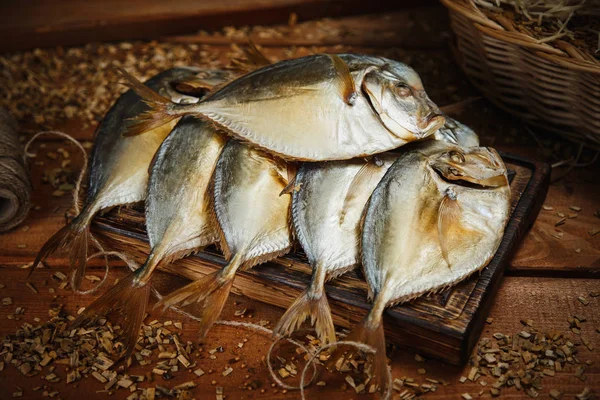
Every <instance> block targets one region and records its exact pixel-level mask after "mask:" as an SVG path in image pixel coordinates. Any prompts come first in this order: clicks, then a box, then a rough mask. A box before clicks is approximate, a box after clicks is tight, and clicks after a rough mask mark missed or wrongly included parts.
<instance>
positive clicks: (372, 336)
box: [327, 316, 388, 393]
mask: <svg viewBox="0 0 600 400" xmlns="http://www.w3.org/2000/svg"><path fill="white" fill-rule="evenodd" d="M344 341H349V342H359V343H364V344H366V345H368V346H371V347H372V348H373V349H375V354H374V355H369V360H370V365H371V367H372V368H371V371H370V375H371V377H374V378H375V382H376V384H377V387H378V388H379V389H380V390H381V391H382V393H385V392H386V390H387V385H388V380H387V368H388V366H387V357H386V354H385V335H384V332H383V323H382V322H381V319H380V320H379V323H378V324H377V326H375V327H373V326H372V324H371V323H370V321H369V316H367V317H365V318H364V319H363V320H362V322H361V323H360V324H358V325H356V326H355V327H354V328H353V329H352V331H351V332H350V333H349V334H348V336H346V337H345V338H344ZM358 352H359V350H358V349H357V348H355V347H352V346H344V345H341V346H337V347H336V349H335V350H334V351H333V353H332V354H331V357H329V361H328V362H327V366H328V367H329V368H331V367H333V366H335V365H336V364H338V362H339V360H340V358H341V359H342V364H340V365H343V364H344V363H345V362H346V360H348V359H350V358H352V357H354V356H356V354H357V353H358ZM370 382H372V380H371V381H370Z"/></svg>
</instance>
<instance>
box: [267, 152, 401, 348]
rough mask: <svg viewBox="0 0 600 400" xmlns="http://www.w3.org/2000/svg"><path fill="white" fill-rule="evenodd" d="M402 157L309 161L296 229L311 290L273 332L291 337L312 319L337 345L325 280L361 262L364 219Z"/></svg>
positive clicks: (300, 180)
mask: <svg viewBox="0 0 600 400" xmlns="http://www.w3.org/2000/svg"><path fill="white" fill-rule="evenodd" d="M397 157H398V155H397V154H381V155H379V156H376V158H375V159H373V160H370V161H367V162H365V160H360V159H354V160H347V161H331V162H321V163H305V164H303V165H302V166H301V167H300V169H299V170H298V174H297V175H296V179H295V183H294V186H295V188H294V190H293V199H292V217H293V223H294V231H295V232H296V236H297V238H298V241H299V242H300V244H301V246H302V248H303V249H304V252H305V253H306V255H307V257H308V261H309V263H310V265H311V266H312V267H313V274H312V278H311V283H310V285H309V287H308V288H307V289H306V290H305V291H304V292H303V293H302V294H301V295H300V296H299V297H298V298H297V299H296V301H295V302H294V303H293V304H292V305H291V306H290V307H289V308H288V310H287V311H286V313H285V314H284V315H283V317H282V318H281V319H280V320H279V323H278V324H277V326H276V327H275V329H274V330H273V332H274V335H275V336H289V335H291V334H292V333H293V332H294V331H296V330H297V329H298V328H299V327H300V326H301V325H302V323H303V322H304V321H305V320H306V319H308V318H309V317H310V319H311V324H313V325H314V326H315V330H316V333H317V335H318V337H319V339H320V340H321V343H331V342H334V341H335V328H334V325H333V319H332V316H331V309H330V307H329V302H328V300H327V296H326V294H325V286H324V285H325V282H326V281H327V280H329V279H333V278H335V277H337V276H339V275H341V274H343V273H345V272H346V271H348V270H350V269H353V268H355V267H356V266H357V265H358V264H359V263H360V221H361V216H362V213H363V209H364V206H365V204H366V203H367V200H368V199H369V196H370V195H371V192H372V191H373V190H374V189H375V186H377V183H378V182H379V179H381V177H382V176H383V175H384V174H385V172H386V171H387V169H388V168H389V167H390V166H391V165H392V163H393V162H394V160H395V159H396V158H397Z"/></svg>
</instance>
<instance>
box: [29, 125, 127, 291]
mask: <svg viewBox="0 0 600 400" xmlns="http://www.w3.org/2000/svg"><path fill="white" fill-rule="evenodd" d="M42 136H59V137H61V138H63V139H67V140H68V141H70V142H71V143H73V144H75V146H76V147H77V148H78V149H79V150H80V151H81V155H82V157H83V163H82V166H81V170H80V171H79V175H78V176H77V181H75V188H74V189H73V192H72V195H73V210H75V213H76V214H79V213H81V208H80V207H79V193H80V191H81V185H82V184H83V178H84V177H85V173H86V171H87V168H88V155H87V152H86V151H85V149H84V148H83V146H82V145H81V143H79V141H78V140H77V139H75V138H74V137H73V136H71V135H69V134H68V133H65V132H61V131H42V132H38V133H36V134H35V135H33V136H32V137H31V139H29V140H28V141H27V144H26V145H25V151H24V154H23V158H24V161H25V160H26V159H27V158H33V157H35V156H36V155H35V153H30V152H29V148H30V146H31V145H32V144H33V142H35V141H36V140H38V138H40V137H42ZM90 240H91V241H92V243H93V244H94V246H96V247H97V248H98V250H99V252H98V253H96V254H94V255H92V256H90V257H88V258H87V261H89V260H90V259H92V258H95V257H98V256H101V255H103V256H104V262H105V267H104V276H103V277H102V279H101V280H100V283H98V284H97V285H95V286H94V287H93V288H91V289H89V290H80V289H73V291H74V292H75V293H77V294H92V293H94V292H95V291H96V290H98V289H99V288H100V287H101V286H102V285H103V284H104V283H105V282H106V280H107V279H108V273H109V271H110V265H109V263H108V256H109V255H117V254H116V252H107V251H105V250H104V247H102V245H101V244H100V242H99V241H98V239H96V237H95V236H94V235H92V234H91V233H90ZM109 253H110V254H109ZM123 256H124V255H123ZM118 257H119V256H118ZM120 258H121V259H123V258H122V257H120ZM123 261H125V260H123ZM130 261H131V260H130ZM125 262H126V263H127V261H125ZM33 267H35V266H33ZM74 279H75V274H71V287H72V288H74V287H75V285H74Z"/></svg>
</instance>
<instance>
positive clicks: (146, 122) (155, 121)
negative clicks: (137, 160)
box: [117, 68, 189, 136]
mask: <svg viewBox="0 0 600 400" xmlns="http://www.w3.org/2000/svg"><path fill="white" fill-rule="evenodd" d="M117 70H118V71H119V73H120V74H121V76H122V77H123V78H125V80H126V81H125V83H124V84H125V86H127V87H128V88H130V89H132V90H134V91H135V92H136V93H137V94H138V96H140V97H141V98H142V100H143V101H144V103H146V104H147V105H148V106H149V107H150V110H148V111H146V112H143V113H141V114H140V115H138V116H136V117H135V118H131V119H130V120H129V124H128V126H127V131H126V132H125V133H124V134H123V136H136V135H140V134H142V133H145V132H149V131H151V130H153V129H156V128H159V127H161V126H163V125H166V124H168V123H169V122H171V121H173V120H174V119H177V118H179V117H181V116H183V115H185V114H188V113H189V112H188V110H187V108H186V107H185V106H184V105H178V104H177V103H174V102H172V101H171V100H169V99H167V98H166V97H164V96H161V95H160V94H158V93H156V92H155V91H154V90H152V89H150V88H149V87H148V86H146V85H144V84H143V83H142V82H140V81H139V80H138V79H137V78H136V77H134V76H133V75H131V74H130V73H129V72H127V71H125V70H124V69H123V68H117Z"/></svg>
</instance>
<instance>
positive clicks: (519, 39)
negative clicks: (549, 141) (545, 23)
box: [441, 0, 600, 151]
mask: <svg viewBox="0 0 600 400" xmlns="http://www.w3.org/2000/svg"><path fill="white" fill-rule="evenodd" d="M441 2H442V3H443V4H444V5H445V6H446V7H447V8H448V10H449V11H450V19H451V25H452V30H453V31H454V33H455V35H456V38H457V43H456V46H457V47H456V50H457V59H458V62H459V64H460V65H461V67H462V69H463V70H464V71H465V73H466V74H467V75H468V76H469V78H470V79H471V81H472V82H473V84H474V85H475V86H476V87H477V88H478V89H479V90H480V91H481V92H482V93H483V94H484V95H485V96H486V97H487V98H488V99H490V100H491V101H492V102H493V103H495V104H496V105H498V106H499V107H501V108H503V109H505V110H507V111H508V112H510V113H512V114H514V115H517V116H518V117H520V118H522V119H523V120H525V121H526V122H528V123H530V124H532V125H536V126H539V127H542V128H544V129H547V130H549V131H552V132H555V133H558V134H560V135H563V136H565V137H567V138H569V139H571V140H573V141H575V142H578V143H583V144H585V145H586V146H589V147H591V148H593V149H595V150H599V151H600V63H599V62H598V61H597V60H595V59H594V58H593V57H592V56H590V55H588V54H584V53H582V52H581V51H579V50H578V49H576V48H575V47H574V46H572V45H570V44H568V43H566V42H563V41H557V42H555V43H554V46H550V45H548V44H544V43H539V42H538V41H536V40H535V39H534V38H532V37H531V36H529V35H526V34H523V33H521V32H517V31H515V30H514V28H513V27H512V25H511V24H510V22H509V21H503V20H502V19H497V20H496V21H498V22H496V21H492V20H491V19H490V18H488V17H487V16H486V15H485V14H484V13H483V12H481V11H480V10H479V9H478V8H477V7H476V6H475V5H474V4H473V3H472V2H470V1H468V0H441ZM500 18H501V17H500Z"/></svg>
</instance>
